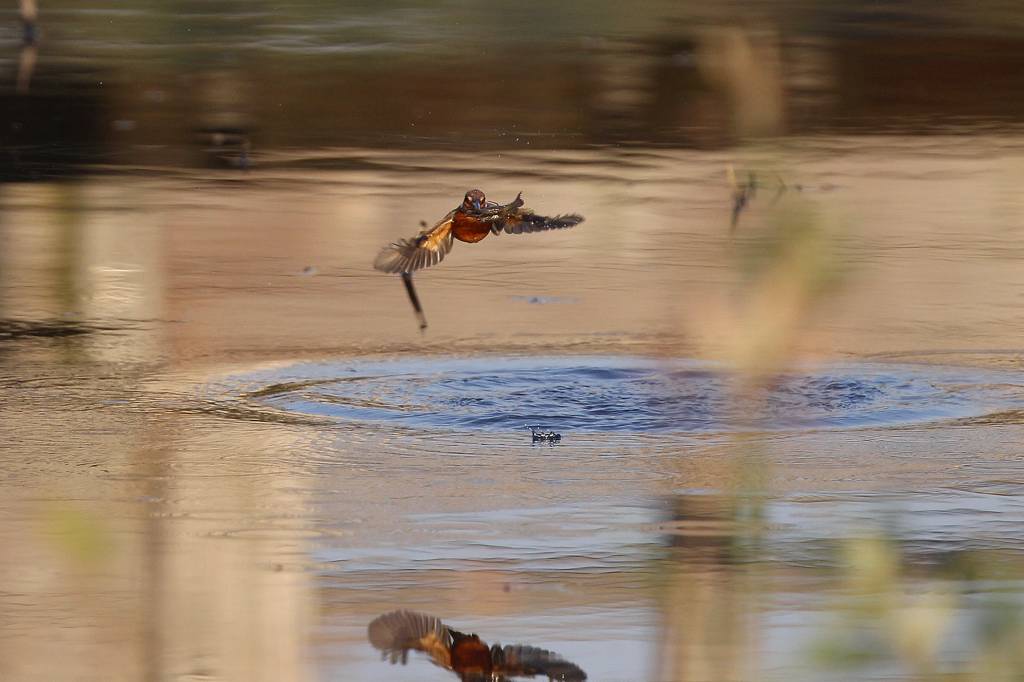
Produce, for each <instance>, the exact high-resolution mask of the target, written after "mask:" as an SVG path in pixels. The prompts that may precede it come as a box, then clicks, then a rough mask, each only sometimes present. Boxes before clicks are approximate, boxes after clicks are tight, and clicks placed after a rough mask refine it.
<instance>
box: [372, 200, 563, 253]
mask: <svg viewBox="0 0 1024 682" xmlns="http://www.w3.org/2000/svg"><path fill="white" fill-rule="evenodd" d="M581 222H583V216H580V215H576V214H570V215H558V216H555V217H553V218H548V217H546V216H540V215H537V214H536V213H534V212H533V211H531V210H530V209H528V208H525V207H524V206H523V198H522V194H520V195H519V196H517V197H516V198H515V199H514V200H513V201H512V202H511V203H508V204H504V205H501V204H496V203H494V202H493V201H487V198H486V197H485V196H484V193H483V192H481V191H480V190H478V189H471V190H469V191H468V192H466V197H465V199H463V201H462V204H460V205H459V206H458V207H457V208H455V209H453V210H452V211H450V212H449V213H448V215H446V216H445V217H444V218H441V220H440V221H438V222H437V224H435V225H434V226H433V227H431V228H428V229H425V230H423V231H422V232H420V233H419V234H418V235H416V236H415V237H413V238H411V239H400V240H398V241H397V242H394V243H393V244H389V245H388V246H386V247H384V249H383V250H381V252H380V254H379V255H378V256H377V259H376V260H375V261H374V262H373V267H375V268H377V269H378V270H381V271H382V272H389V273H411V272H413V271H415V270H419V269H421V268H427V267H430V266H431V265H437V264H438V263H440V262H441V261H442V260H443V259H444V257H445V256H446V255H448V252H449V251H451V249H452V244H453V243H454V242H453V240H454V239H458V240H459V241H460V242H467V243H469V244H472V243H475V242H478V241H480V240H482V239H483V238H484V237H486V236H487V235H488V234H500V233H501V232H505V233H507V234H523V233H526V232H540V231H542V230H557V229H562V228H566V227H574V226H576V225H579V224H580V223H581Z"/></svg>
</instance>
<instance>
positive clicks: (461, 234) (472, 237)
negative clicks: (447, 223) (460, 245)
mask: <svg viewBox="0 0 1024 682" xmlns="http://www.w3.org/2000/svg"><path fill="white" fill-rule="evenodd" d="M490 233H491V226H490V224H488V223H485V222H483V221H482V220H478V219H476V218H474V217H473V216H470V215H466V214H465V213H456V214H455V216H454V217H453V218H452V236H454V237H455V238H456V239H458V240H459V241H460V242H468V243H470V244H473V243H475V242H478V241H480V240H481V239H483V238H484V237H486V236H487V235H489V234H490Z"/></svg>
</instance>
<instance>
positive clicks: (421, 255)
mask: <svg viewBox="0 0 1024 682" xmlns="http://www.w3.org/2000/svg"><path fill="white" fill-rule="evenodd" d="M454 215H455V212H454V211H452V212H451V213H449V214H448V215H446V216H445V217H444V218H442V219H441V220H440V221H439V222H438V223H437V224H436V225H434V226H433V227H431V228H428V229H425V230H423V231H422V232H420V233H419V234H418V235H416V236H415V237H413V238H411V239H399V240H398V241H397V242H394V243H392V244H388V245H387V246H385V247H384V248H383V249H381V252H380V253H379V254H377V258H376V259H375V260H374V261H373V267H375V268H377V269H378V270H380V271H381V272H388V273H392V274H397V273H402V272H405V273H409V272H414V271H416V270H420V269H422V268H429V267H430V266H431V265H437V264H438V263H440V262H441V261H442V260H444V257H445V256H447V255H448V252H449V251H451V250H452V243H453V239H452V217H453V216H454Z"/></svg>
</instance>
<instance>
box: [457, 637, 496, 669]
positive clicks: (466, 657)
mask: <svg viewBox="0 0 1024 682" xmlns="http://www.w3.org/2000/svg"><path fill="white" fill-rule="evenodd" d="M452 669H453V670H455V672H457V673H490V672H491V650H490V649H488V648H487V645H486V644H484V643H483V642H481V641H480V638H479V637H476V636H470V637H467V638H465V639H462V640H461V641H457V642H455V643H454V644H453V645H452Z"/></svg>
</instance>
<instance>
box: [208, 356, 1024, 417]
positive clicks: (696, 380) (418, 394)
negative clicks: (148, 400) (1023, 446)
mask: <svg viewBox="0 0 1024 682" xmlns="http://www.w3.org/2000/svg"><path fill="white" fill-rule="evenodd" d="M231 384H232V385H231V386H229V387H226V391H227V392H229V393H231V394H233V397H235V398H237V397H238V394H239V393H241V394H242V396H243V397H244V399H245V400H247V401H249V402H250V403H253V404H254V405H258V406H259V407H261V408H268V407H269V408H273V409H275V410H279V411H282V412H286V413H290V414H297V415H310V416H316V417H320V418H328V419H335V420H338V421H340V422H348V423H351V422H370V423H378V424H381V423H384V424H393V425H396V426H404V427H411V428H418V429H450V430H484V431H500V430H507V429H515V428H521V427H522V426H523V425H524V424H541V425H544V426H549V427H552V428H559V429H567V430H577V431H585V432H614V433H666V434H668V433H679V432H682V433H714V432H720V431H730V430H737V429H752V430H762V431H771V430H807V429H842V428H858V427H868V426H871V427H879V426H883V427H884V426H901V425H910V424H920V423H927V422H936V421H948V420H953V419H965V418H974V417H981V416H984V415H987V414H992V413H995V412H998V411H1005V410H1013V409H1018V408H1020V407H1022V406H1024V377H1020V376H1018V375H1017V374H1014V373H1011V372H1001V371H990V370H982V369H975V368H960V367H943V366H933V365H909V364H905V365H897V364H883V363H842V364H831V365H815V366H808V367H804V368H801V369H798V370H793V371H790V372H788V373H786V374H784V375H780V376H779V377H778V378H777V379H776V380H775V381H774V382H772V384H771V385H770V386H768V387H766V388H764V389H762V390H761V391H760V393H759V395H757V396H755V399H754V400H746V401H743V410H742V412H740V411H738V410H737V409H736V406H737V401H736V399H735V397H736V393H735V388H736V387H737V381H736V378H735V376H734V375H732V374H731V373H729V372H727V371H725V370H724V369H722V368H721V367H720V366H717V365H714V364H712V363H707V362H699V361H687V360H675V361H663V360H652V359H644V358H629V357H554V358H505V357H481V358H451V359H438V358H429V359H401V360H394V361H389V362H368V361H347V362H343V361H339V362H330V363H304V364H296V365H292V366H289V367H285V368H277V369H274V370H267V371H263V372H257V373H253V374H249V375H247V376H244V377H234V378H233V379H232V380H231Z"/></svg>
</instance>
